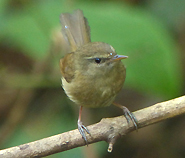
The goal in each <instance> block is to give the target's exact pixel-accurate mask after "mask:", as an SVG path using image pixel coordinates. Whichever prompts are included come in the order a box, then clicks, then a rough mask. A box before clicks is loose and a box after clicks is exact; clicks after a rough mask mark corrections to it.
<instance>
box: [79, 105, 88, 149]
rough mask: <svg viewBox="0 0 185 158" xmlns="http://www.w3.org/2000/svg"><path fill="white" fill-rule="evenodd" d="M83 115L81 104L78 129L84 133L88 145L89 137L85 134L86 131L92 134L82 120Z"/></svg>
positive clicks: (83, 136)
mask: <svg viewBox="0 0 185 158" xmlns="http://www.w3.org/2000/svg"><path fill="white" fill-rule="evenodd" d="M81 115H82V106H80V110H79V117H78V130H79V132H80V134H81V135H82V138H83V139H84V140H85V143H86V144H87V145H88V142H87V138H86V135H85V131H86V132H87V133H88V134H90V132H89V130H88V129H87V127H85V126H84V125H83V123H82V121H81Z"/></svg>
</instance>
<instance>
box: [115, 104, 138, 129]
mask: <svg viewBox="0 0 185 158" xmlns="http://www.w3.org/2000/svg"><path fill="white" fill-rule="evenodd" d="M113 105H115V106H117V107H119V108H121V109H122V110H123V113H124V116H125V117H126V119H127V122H128V123H130V120H131V121H132V122H133V124H134V126H135V129H136V131H137V130H138V126H137V119H136V117H135V116H134V114H133V113H132V112H130V110H129V109H128V108H127V107H125V106H122V105H120V104H117V103H113Z"/></svg>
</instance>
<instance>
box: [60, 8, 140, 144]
mask: <svg viewBox="0 0 185 158" xmlns="http://www.w3.org/2000/svg"><path fill="white" fill-rule="evenodd" d="M60 20H61V24H62V33H63V36H64V38H65V40H66V46H67V47H68V50H69V52H67V54H66V55H65V56H64V58H62V59H61V60H60V69H61V73H62V86H63V89H64V90H65V93H66V94H67V96H68V97H69V98H70V100H72V101H73V102H75V103H76V104H77V105H79V106H80V110H79V118H78V130H79V132H80V133H81V135H82V137H83V138H84V140H85V141H86V143H87V139H86V135H85V131H86V132H87V133H88V134H90V132H89V131H88V129H87V128H86V127H85V126H84V125H83V123H82V122H81V113H82V107H90V108H99V107H106V106H110V105H111V104H114V105H116V106H118V107H119V108H122V109H123V111H124V115H125V117H126V119H127V121H128V122H129V120H130V119H131V120H132V122H133V123H134V125H135V127H136V129H137V124H136V120H135V117H134V116H133V115H132V113H131V112H130V111H129V110H128V109H127V108H126V107H125V106H121V105H119V104H116V103H113V101H114V99H115V97H116V95H117V93H118V92H119V91H120V90H121V89H122V86H123V83H124V81H125V76H126V69H125V67H124V65H123V63H122V62H121V59H125V58H127V56H124V55H117V54H116V52H115V49H114V48H113V47H112V46H111V45H109V44H107V43H103V42H91V39H90V27H89V25H88V23H87V19H86V18H85V17H84V15H83V12H82V11H81V10H76V11H74V13H73V14H70V13H63V14H61V17H60Z"/></svg>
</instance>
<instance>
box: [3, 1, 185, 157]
mask: <svg viewBox="0 0 185 158" xmlns="http://www.w3.org/2000/svg"><path fill="white" fill-rule="evenodd" d="M75 9H81V10H83V12H84V15H85V17H87V19H88V22H89V25H90V27H91V37H92V38H91V39H92V41H103V42H106V43H109V44H111V45H112V46H113V47H114V48H115V49H116V51H117V53H118V54H124V55H128V56H129V58H128V59H126V60H124V63H125V65H126V67H127V77H126V82H125V85H124V87H123V90H122V91H121V92H120V93H119V95H118V97H117V99H116V102H118V103H120V104H122V105H125V106H127V107H128V108H129V109H130V110H131V111H135V110H138V109H141V108H144V107H146V106H150V105H152V104H155V103H157V102H160V101H165V100H169V99H173V98H175V97H179V96H181V95H183V94H184V92H185V90H184V88H185V84H184V82H183V81H184V78H185V71H184V66H185V63H184V60H185V54H184V52H185V1H184V0H178V1H176V0H163V1H161V0H150V1H147V0H99V1H98V0H96V1H93V0H88V1H87V0H55V1H54V0H1V1H0V148H1V149H4V148H8V147H12V146H16V145H20V144H23V143H28V142H30V141H34V140H38V139H42V138H45V137H49V136H52V135H55V134H59V133H62V132H66V131H69V130H72V129H75V128H77V118H78V107H77V106H75V105H74V104H73V103H72V102H71V101H69V99H68V98H67V97H66V95H65V94H64V92H63V89H62V88H61V81H60V77H61V75H60V70H59V60H60V58H61V57H62V56H63V53H64V52H62V42H63V41H62V38H61V36H62V35H61V32H60V30H61V26H60V20H59V16H60V14H61V13H63V12H72V11H73V10H75ZM121 114H122V112H121V111H120V110H119V109H117V108H116V107H113V106H111V107H107V108H101V109H85V108H84V110H83V115H82V120H83V122H84V124H85V125H89V124H93V123H96V122H98V121H100V120H101V118H104V117H113V116H118V115H121ZM184 123H185V116H179V117H176V118H173V119H170V120H167V121H164V122H162V123H158V124H156V125H152V126H149V127H146V128H143V129H140V130H139V132H133V133H130V134H129V135H126V136H125V137H123V138H122V139H120V140H118V141H117V143H116V144H115V146H114V150H113V152H112V153H107V146H108V144H107V143H105V142H99V143H96V144H92V145H89V146H88V147H81V148H76V149H73V150H70V151H66V152H63V153H58V154H54V155H51V156H48V157H49V158H59V157H65V158H68V157H69V158H72V157H75V158H78V157H79V158H81V157H88V158H109V157H111V158H112V157H114V158H117V157H126V158H136V157H137V158H143V157H150V158H158V157H163V158H184V157H185V150H184V146H185V127H184Z"/></svg>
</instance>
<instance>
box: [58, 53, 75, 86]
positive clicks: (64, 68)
mask: <svg viewBox="0 0 185 158" xmlns="http://www.w3.org/2000/svg"><path fill="white" fill-rule="evenodd" d="M73 55H74V53H73V52H72V53H68V54H67V55H65V57H64V58H62V59H60V71H61V74H62V77H64V78H65V80H66V81H67V82H68V83H70V82H71V81H72V79H73V78H74V75H75V66H74V62H73V60H71V59H73V57H72V56H73Z"/></svg>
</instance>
